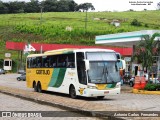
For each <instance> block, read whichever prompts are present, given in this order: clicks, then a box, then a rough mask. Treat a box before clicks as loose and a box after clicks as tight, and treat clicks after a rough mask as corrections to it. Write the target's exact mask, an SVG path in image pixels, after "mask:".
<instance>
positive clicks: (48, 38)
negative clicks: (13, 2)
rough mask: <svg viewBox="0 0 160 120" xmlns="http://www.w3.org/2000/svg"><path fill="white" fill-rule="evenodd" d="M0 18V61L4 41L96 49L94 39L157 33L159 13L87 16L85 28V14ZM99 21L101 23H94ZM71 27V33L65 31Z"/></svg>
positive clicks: (91, 13)
mask: <svg viewBox="0 0 160 120" xmlns="http://www.w3.org/2000/svg"><path fill="white" fill-rule="evenodd" d="M40 16H41V15H40V13H21V14H1V15H0V42H1V44H0V45H1V46H2V49H1V50H0V53H3V54H1V55H0V59H2V58H4V52H11V53H13V58H15V56H16V55H17V53H16V54H14V53H15V52H14V51H9V50H8V51H7V50H5V41H7V40H9V41H17V42H21V41H23V42H28V41H31V42H37V43H59V44H81V45H95V36H96V35H104V34H113V33H121V32H130V31H138V30H147V29H157V30H160V22H159V20H160V10H159V11H158V10H157V11H140V12H135V11H133V12H132V11H131V12H88V13H87V26H86V27H85V23H86V13H85V12H49V13H43V15H42V20H40ZM94 18H99V19H100V20H94ZM113 19H116V20H119V21H120V22H121V26H120V27H117V28H116V27H115V26H113V25H111V24H110V22H111V21H112V20H113ZM133 19H137V20H138V21H139V22H141V24H142V26H140V27H138V26H131V25H130V23H131V21H132V20H133ZM67 26H71V27H72V28H73V30H72V31H66V30H65V29H66V27H67Z"/></svg>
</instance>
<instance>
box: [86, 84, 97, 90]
mask: <svg viewBox="0 0 160 120" xmlns="http://www.w3.org/2000/svg"><path fill="white" fill-rule="evenodd" d="M87 88H90V89H97V87H96V86H90V85H88V86H87Z"/></svg>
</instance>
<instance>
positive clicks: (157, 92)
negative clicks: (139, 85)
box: [132, 89, 160, 95]
mask: <svg viewBox="0 0 160 120" xmlns="http://www.w3.org/2000/svg"><path fill="white" fill-rule="evenodd" d="M132 92H133V93H135V94H149V95H160V91H146V90H138V89H133V90H132Z"/></svg>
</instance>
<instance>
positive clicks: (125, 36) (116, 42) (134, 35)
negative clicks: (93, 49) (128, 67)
mask: <svg viewBox="0 0 160 120" xmlns="http://www.w3.org/2000/svg"><path fill="white" fill-rule="evenodd" d="M154 33H160V30H141V31H134V32H125V33H118V34H109V35H99V36H96V40H95V43H96V44H105V45H112V46H120V47H133V45H136V44H137V43H138V41H140V40H142V36H144V35H149V36H152V35H153V34H154ZM156 40H157V38H156Z"/></svg>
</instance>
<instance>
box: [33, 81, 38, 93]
mask: <svg viewBox="0 0 160 120" xmlns="http://www.w3.org/2000/svg"><path fill="white" fill-rule="evenodd" d="M33 88H34V91H35V92H37V85H36V82H35V81H34V82H33Z"/></svg>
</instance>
